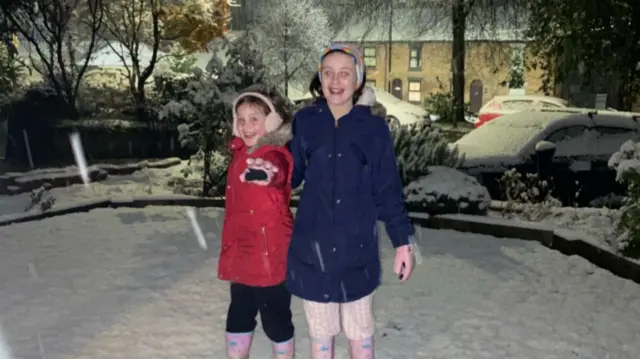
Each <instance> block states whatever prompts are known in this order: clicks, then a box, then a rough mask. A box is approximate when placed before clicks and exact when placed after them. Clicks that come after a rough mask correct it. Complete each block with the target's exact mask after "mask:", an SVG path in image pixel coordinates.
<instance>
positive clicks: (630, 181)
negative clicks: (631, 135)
mask: <svg viewBox="0 0 640 359" xmlns="http://www.w3.org/2000/svg"><path fill="white" fill-rule="evenodd" d="M609 167H610V168H612V169H615V170H616V180H617V181H618V182H620V183H622V184H624V185H626V186H627V193H626V197H625V198H624V200H623V205H622V208H621V209H620V219H619V220H618V222H617V226H616V227H617V229H618V232H619V235H620V237H619V238H618V244H619V248H620V249H621V250H622V253H623V254H625V255H627V256H630V257H634V258H638V257H640V142H638V143H634V142H633V141H631V140H629V141H627V142H625V143H624V144H622V146H621V147H620V151H618V152H616V153H614V154H613V156H611V158H610V159H609Z"/></svg>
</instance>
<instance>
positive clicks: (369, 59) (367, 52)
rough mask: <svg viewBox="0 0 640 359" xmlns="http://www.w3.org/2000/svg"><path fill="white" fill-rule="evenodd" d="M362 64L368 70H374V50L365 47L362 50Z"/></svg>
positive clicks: (373, 48)
mask: <svg viewBox="0 0 640 359" xmlns="http://www.w3.org/2000/svg"><path fill="white" fill-rule="evenodd" d="M364 63H365V65H366V66H367V67H368V68H372V69H374V68H376V48H375V47H365V48H364Z"/></svg>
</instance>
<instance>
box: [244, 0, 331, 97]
mask: <svg viewBox="0 0 640 359" xmlns="http://www.w3.org/2000/svg"><path fill="white" fill-rule="evenodd" d="M250 29H251V31H253V32H255V34H256V37H257V42H256V48H257V49H258V52H259V53H260V54H261V55H262V57H263V61H264V64H265V66H266V67H267V71H268V72H269V77H270V78H271V79H273V81H274V82H275V83H278V84H281V87H282V89H283V92H284V95H285V96H289V84H295V85H302V86H304V85H306V84H308V82H309V79H310V78H311V76H312V74H313V73H314V72H315V71H317V70H318V56H319V55H320V52H321V51H322V49H323V48H324V47H325V46H327V45H328V43H329V41H330V39H331V37H330V36H331V34H330V33H329V31H328V29H329V23H328V21H327V16H326V14H325V13H324V11H323V9H322V8H321V7H319V6H317V5H315V4H313V2H312V0H284V1H283V0H273V1H268V2H267V3H266V4H263V6H261V8H260V10H259V12H258V14H257V15H256V18H255V19H254V21H253V25H252V26H251V27H250ZM303 88H304V87H303Z"/></svg>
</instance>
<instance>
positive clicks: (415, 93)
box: [409, 80, 422, 104]
mask: <svg viewBox="0 0 640 359" xmlns="http://www.w3.org/2000/svg"><path fill="white" fill-rule="evenodd" d="M421 101H422V81H421V80H409V102H413V103H418V104H419V103H420V102H421Z"/></svg>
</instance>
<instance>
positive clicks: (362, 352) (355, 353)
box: [349, 337, 374, 359]
mask: <svg viewBox="0 0 640 359" xmlns="http://www.w3.org/2000/svg"><path fill="white" fill-rule="evenodd" d="M349 344H350V346H351V359H374V355H373V338H371V337H369V338H365V339H362V340H351V341H350V343H349Z"/></svg>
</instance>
